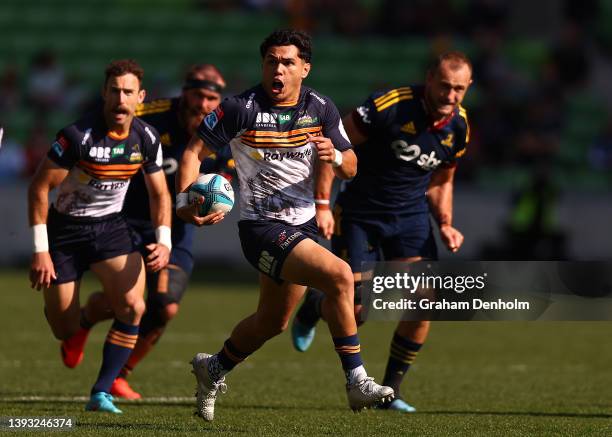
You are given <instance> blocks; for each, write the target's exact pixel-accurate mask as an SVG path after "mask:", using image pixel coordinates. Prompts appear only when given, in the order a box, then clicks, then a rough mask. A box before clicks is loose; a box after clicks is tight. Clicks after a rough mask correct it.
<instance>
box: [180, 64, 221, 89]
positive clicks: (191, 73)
mask: <svg viewBox="0 0 612 437" xmlns="http://www.w3.org/2000/svg"><path fill="white" fill-rule="evenodd" d="M200 77H203V78H204V80H208V81H210V82H214V83H216V84H217V85H219V86H220V87H221V88H225V79H224V78H223V75H222V74H221V72H220V71H219V69H218V68H217V67H216V66H215V65H213V64H195V65H192V66H190V67H189V68H188V69H187V72H186V73H185V82H189V81H193V80H197V79H198V78H200Z"/></svg>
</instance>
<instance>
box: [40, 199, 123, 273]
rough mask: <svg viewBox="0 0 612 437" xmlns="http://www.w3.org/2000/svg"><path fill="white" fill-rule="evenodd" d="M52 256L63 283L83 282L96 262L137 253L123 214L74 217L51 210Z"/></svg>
mask: <svg viewBox="0 0 612 437" xmlns="http://www.w3.org/2000/svg"><path fill="white" fill-rule="evenodd" d="M47 229H48V233H49V253H50V255H51V259H52V261H53V266H54V268H55V273H56V275H57V279H56V280H55V281H53V284H63V283H66V282H72V281H76V280H79V279H81V277H82V276H83V273H84V272H85V271H86V270H88V269H89V266H90V265H91V264H93V263H96V262H99V261H103V260H105V259H109V258H114V257H116V256H119V255H126V254H128V253H132V252H134V251H135V248H134V245H133V243H132V237H131V235H130V230H129V227H128V224H127V222H126V220H125V218H124V217H123V215H121V213H115V214H109V215H105V216H103V217H73V216H69V215H65V214H61V213H59V212H57V210H55V208H53V207H51V209H50V210H49V217H48V220H47Z"/></svg>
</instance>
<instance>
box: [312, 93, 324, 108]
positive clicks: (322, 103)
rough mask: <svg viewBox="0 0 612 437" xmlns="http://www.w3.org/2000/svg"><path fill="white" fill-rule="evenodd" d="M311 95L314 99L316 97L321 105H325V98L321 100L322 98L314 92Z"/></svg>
mask: <svg viewBox="0 0 612 437" xmlns="http://www.w3.org/2000/svg"><path fill="white" fill-rule="evenodd" d="M310 95H311V96H312V97H314V98H315V99H317V100H318V101H319V102H320V103H321V105H325V99H323V98H321V97H319V96H317V95H316V94H315V93H314V92H312V91H311V92H310Z"/></svg>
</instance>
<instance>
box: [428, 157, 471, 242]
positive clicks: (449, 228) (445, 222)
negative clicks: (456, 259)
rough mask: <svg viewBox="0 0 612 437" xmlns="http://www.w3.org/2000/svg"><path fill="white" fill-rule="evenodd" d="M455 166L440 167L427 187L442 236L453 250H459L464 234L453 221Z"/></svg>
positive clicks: (430, 203)
mask: <svg viewBox="0 0 612 437" xmlns="http://www.w3.org/2000/svg"><path fill="white" fill-rule="evenodd" d="M454 176H455V167H454V166H453V167H443V168H438V169H437V170H436V171H435V172H434V173H433V174H432V175H431V181H430V183H429V188H428V189H427V198H428V200H429V205H430V207H431V212H432V214H433V216H434V218H435V219H436V221H437V223H438V226H439V227H440V237H441V238H442V241H443V242H444V244H445V245H446V247H447V248H448V249H449V250H450V251H451V252H457V251H458V250H459V248H460V247H461V245H462V244H463V239H464V238H463V234H462V233H461V232H459V231H458V230H457V229H455V228H454V227H453V225H452V223H453V179H454Z"/></svg>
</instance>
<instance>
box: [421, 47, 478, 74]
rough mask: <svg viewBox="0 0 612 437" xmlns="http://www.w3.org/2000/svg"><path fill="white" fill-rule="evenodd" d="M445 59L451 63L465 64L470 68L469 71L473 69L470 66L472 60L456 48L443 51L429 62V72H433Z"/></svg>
mask: <svg viewBox="0 0 612 437" xmlns="http://www.w3.org/2000/svg"><path fill="white" fill-rule="evenodd" d="M446 61H449V62H451V63H452V64H456V65H461V64H465V65H467V66H468V68H469V69H470V73H472V72H473V71H474V70H473V67H472V61H470V59H469V58H468V57H467V55H466V54H465V53H463V52H460V51H458V50H454V51H450V52H444V53H441V54H439V55H438V56H436V57H435V58H434V59H433V60H432V62H431V63H430V65H429V69H428V71H429V72H430V73H434V72H435V71H436V70H438V68H440V65H442V62H446ZM451 68H452V67H451Z"/></svg>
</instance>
